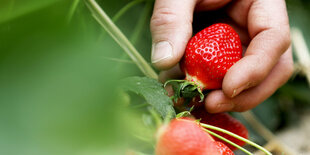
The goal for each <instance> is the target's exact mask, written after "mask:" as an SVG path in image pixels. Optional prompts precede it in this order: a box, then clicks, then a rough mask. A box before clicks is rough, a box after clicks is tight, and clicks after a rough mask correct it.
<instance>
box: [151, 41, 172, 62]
mask: <svg viewBox="0 0 310 155" xmlns="http://www.w3.org/2000/svg"><path fill="white" fill-rule="evenodd" d="M171 57H172V46H171V44H170V43H169V42H168V41H161V42H158V43H154V44H153V45H152V63H157V62H160V61H162V60H165V59H169V58H171Z"/></svg>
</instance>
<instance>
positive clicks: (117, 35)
mask: <svg viewBox="0 0 310 155" xmlns="http://www.w3.org/2000/svg"><path fill="white" fill-rule="evenodd" d="M85 2H86V5H87V6H88V8H89V9H90V10H91V12H92V13H93V16H94V18H95V19H96V20H97V21H98V22H99V23H100V25H101V26H102V27H103V28H104V29H105V30H106V31H107V32H108V33H109V34H110V35H111V36H112V38H113V39H114V40H115V41H116V42H117V43H118V44H119V45H120V46H121V47H122V48H123V50H124V51H125V52H126V53H127V54H128V56H129V57H130V58H131V59H132V60H133V61H134V62H135V64H136V65H137V66H138V67H139V69H140V70H141V71H142V72H143V73H144V74H145V75H146V76H148V77H151V78H154V79H157V78H158V75H157V74H156V72H155V71H154V70H153V69H152V68H151V66H150V65H149V64H148V63H147V62H146V61H145V59H144V58H143V57H142V56H141V55H140V53H139V52H138V51H137V50H136V48H135V47H134V46H133V45H132V44H131V43H130V41H129V40H128V39H127V37H126V36H125V35H124V34H123V33H122V32H121V31H120V29H118V27H117V26H116V25H115V24H114V23H113V21H112V20H111V19H110V18H109V17H108V15H107V14H106V13H105V12H104V11H103V10H102V9H101V7H100V6H99V5H98V3H97V2H96V1H95V0H86V1H85Z"/></svg>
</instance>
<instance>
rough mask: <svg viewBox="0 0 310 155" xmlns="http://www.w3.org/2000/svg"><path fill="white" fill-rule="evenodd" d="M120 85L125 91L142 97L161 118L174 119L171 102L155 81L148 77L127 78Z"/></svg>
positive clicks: (160, 85) (161, 86) (159, 84)
mask: <svg viewBox="0 0 310 155" xmlns="http://www.w3.org/2000/svg"><path fill="white" fill-rule="evenodd" d="M121 85H122V87H123V88H124V89H125V90H128V91H132V92H134V93H136V94H138V95H141V96H142V97H144V98H145V100H146V101H147V103H148V104H150V105H151V106H152V107H154V109H155V110H156V111H157V112H158V113H159V114H160V115H161V116H162V117H163V118H165V117H167V116H169V115H170V116H171V117H175V115H176V114H175V111H174V109H173V103H172V100H171V99H170V98H169V97H168V96H167V92H166V90H165V89H164V88H163V85H162V84H161V83H159V82H158V81H157V80H155V79H152V78H148V77H129V78H126V79H124V80H122V82H121Z"/></svg>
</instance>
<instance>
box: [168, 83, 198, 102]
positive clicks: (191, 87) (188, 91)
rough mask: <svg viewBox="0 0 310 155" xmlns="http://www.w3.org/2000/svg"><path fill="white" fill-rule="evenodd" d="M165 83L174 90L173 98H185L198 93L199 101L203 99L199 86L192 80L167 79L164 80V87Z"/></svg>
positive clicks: (190, 97) (192, 96)
mask: <svg viewBox="0 0 310 155" xmlns="http://www.w3.org/2000/svg"><path fill="white" fill-rule="evenodd" d="M167 84H171V85H172V88H173V91H174V100H177V99H179V98H181V97H183V98H186V99H190V100H191V99H192V98H194V97H196V96H197V95H199V97H200V101H199V102H202V101H203V99H204V94H203V93H202V90H201V88H200V87H199V86H198V85H197V84H195V83H194V82H192V81H188V80H168V81H167V82H165V84H164V87H166V85H167Z"/></svg>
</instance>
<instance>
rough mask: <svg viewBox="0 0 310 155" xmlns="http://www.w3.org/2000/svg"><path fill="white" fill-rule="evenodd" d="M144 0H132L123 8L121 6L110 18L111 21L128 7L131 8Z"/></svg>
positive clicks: (114, 20) (121, 14) (117, 17)
mask: <svg viewBox="0 0 310 155" xmlns="http://www.w3.org/2000/svg"><path fill="white" fill-rule="evenodd" d="M143 1H145V0H134V1H131V2H130V3H128V4H127V5H125V6H124V7H123V8H121V9H120V10H119V11H118V12H117V13H116V14H115V15H114V16H113V18H112V21H113V22H116V21H117V20H118V19H119V18H120V17H121V16H123V14H125V13H126V12H127V11H128V10H129V9H131V8H132V7H133V6H135V5H137V4H139V3H141V2H143Z"/></svg>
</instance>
